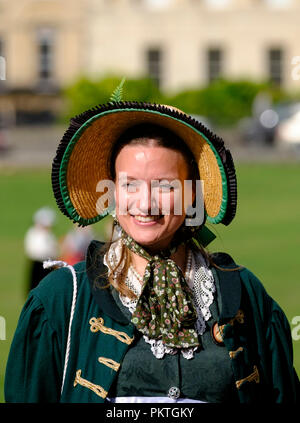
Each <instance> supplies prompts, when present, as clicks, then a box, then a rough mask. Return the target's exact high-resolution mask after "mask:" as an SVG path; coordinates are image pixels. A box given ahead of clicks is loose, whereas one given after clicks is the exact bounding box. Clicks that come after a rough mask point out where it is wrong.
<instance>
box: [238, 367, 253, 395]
mask: <svg viewBox="0 0 300 423" xmlns="http://www.w3.org/2000/svg"><path fill="white" fill-rule="evenodd" d="M253 370H254V372H253V373H251V375H249V376H247V377H245V378H244V379H240V380H237V381H236V382H235V384H236V387H237V389H240V387H241V386H242V384H243V383H244V382H255V383H259V373H258V368H257V366H253Z"/></svg>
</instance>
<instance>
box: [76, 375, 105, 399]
mask: <svg viewBox="0 0 300 423" xmlns="http://www.w3.org/2000/svg"><path fill="white" fill-rule="evenodd" d="M77 383H79V385H81V386H84V387H85V388H88V389H91V390H92V391H93V392H95V394H96V395H98V396H99V397H101V398H106V396H107V392H106V391H105V390H104V389H103V388H102V386H99V385H95V384H94V383H92V382H89V381H88V380H86V379H83V378H82V377H81V370H77V372H76V377H75V380H74V387H75V386H76V385H77Z"/></svg>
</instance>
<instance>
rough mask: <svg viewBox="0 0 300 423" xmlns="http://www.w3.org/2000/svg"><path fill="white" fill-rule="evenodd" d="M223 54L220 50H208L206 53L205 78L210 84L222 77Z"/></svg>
mask: <svg viewBox="0 0 300 423" xmlns="http://www.w3.org/2000/svg"><path fill="white" fill-rule="evenodd" d="M222 67H223V52H222V50H221V49H220V48H209V49H208V51H207V76H208V78H207V79H208V81H209V82H212V81H215V80H216V79H220V78H221V76H222Z"/></svg>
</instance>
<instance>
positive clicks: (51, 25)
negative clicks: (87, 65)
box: [0, 0, 88, 124]
mask: <svg viewBox="0 0 300 423" xmlns="http://www.w3.org/2000/svg"><path fill="white" fill-rule="evenodd" d="M87 3H88V2H84V1H83V0H12V1H9V0H0V56H2V57H4V58H5V62H6V72H5V73H6V75H5V80H4V81H0V112H2V113H1V115H2V121H3V120H4V123H13V122H15V121H17V122H19V123H30V122H31V121H34V120H38V121H39V122H43V121H46V122H48V121H49V120H51V117H52V116H53V115H54V114H55V113H56V112H57V110H58V109H59V107H60V106H61V101H60V89H61V87H63V86H64V85H65V84H66V83H67V82H69V81H71V80H72V79H73V78H75V77H76V76H77V75H78V73H79V72H81V71H83V70H84V58H83V57H82V55H83V52H84V51H85V46H86V42H85V34H86V28H87V26H86V24H85V21H84V19H82V17H83V16H84V8H85V7H86V4H87ZM0 124H1V122H0Z"/></svg>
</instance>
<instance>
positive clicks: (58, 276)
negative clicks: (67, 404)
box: [31, 262, 89, 316]
mask: <svg viewBox="0 0 300 423" xmlns="http://www.w3.org/2000/svg"><path fill="white" fill-rule="evenodd" d="M85 267H86V266H85V262H80V263H77V264H75V265H74V266H73V269H74V270H75V274H76V282H77V291H79V290H81V291H82V290H83V289H88V293H89V286H88V283H87V281H86V279H87V277H86V271H85ZM73 288H74V284H73V274H72V271H71V269H70V268H69V267H61V268H59V269H55V270H52V271H51V272H50V273H49V274H48V275H47V276H46V277H45V278H44V279H42V281H41V282H40V283H39V285H38V286H37V287H36V288H35V289H33V290H32V291H31V295H33V296H35V297H37V298H38V299H39V300H40V302H41V303H42V304H43V307H44V308H45V310H46V312H47V314H49V315H52V316H55V314H56V313H60V311H61V312H62V313H65V312H66V309H67V310H68V309H69V307H70V306H71V303H72V298H73Z"/></svg>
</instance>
